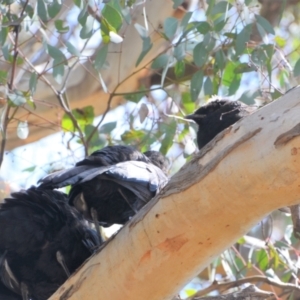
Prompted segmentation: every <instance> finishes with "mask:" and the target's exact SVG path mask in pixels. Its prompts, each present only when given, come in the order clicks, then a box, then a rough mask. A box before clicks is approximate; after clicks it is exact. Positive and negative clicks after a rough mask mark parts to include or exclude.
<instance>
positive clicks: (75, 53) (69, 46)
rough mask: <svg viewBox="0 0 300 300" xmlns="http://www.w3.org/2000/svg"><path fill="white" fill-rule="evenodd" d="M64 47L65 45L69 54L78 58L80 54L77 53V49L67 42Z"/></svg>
mask: <svg viewBox="0 0 300 300" xmlns="http://www.w3.org/2000/svg"><path fill="white" fill-rule="evenodd" d="M66 45H67V49H68V51H69V53H71V54H73V55H75V56H77V57H80V56H81V53H80V52H79V50H78V49H77V48H75V47H74V46H73V45H72V44H71V43H70V42H69V41H66Z"/></svg>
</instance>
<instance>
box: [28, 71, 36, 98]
mask: <svg viewBox="0 0 300 300" xmlns="http://www.w3.org/2000/svg"><path fill="white" fill-rule="evenodd" d="M37 79H38V74H37V73H36V72H33V73H32V74H31V76H30V79H29V89H30V91H31V94H34V93H35V91H36V83H37Z"/></svg>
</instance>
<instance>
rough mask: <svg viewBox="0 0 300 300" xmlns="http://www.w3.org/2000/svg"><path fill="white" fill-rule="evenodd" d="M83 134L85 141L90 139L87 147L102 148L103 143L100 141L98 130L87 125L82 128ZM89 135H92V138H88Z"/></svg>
mask: <svg viewBox="0 0 300 300" xmlns="http://www.w3.org/2000/svg"><path fill="white" fill-rule="evenodd" d="M84 134H85V137H86V139H90V141H89V145H88V146H89V147H98V149H99V148H101V146H104V141H103V140H101V139H100V137H99V133H98V130H97V129H96V127H95V126H94V125H91V124H87V125H86V126H85V127H84ZM91 134H93V136H92V137H91V138H90V136H91Z"/></svg>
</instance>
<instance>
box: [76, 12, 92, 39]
mask: <svg viewBox="0 0 300 300" xmlns="http://www.w3.org/2000/svg"><path fill="white" fill-rule="evenodd" d="M94 21H95V19H94V18H93V17H92V16H88V17H87V19H86V22H85V24H84V26H83V27H82V28H81V30H80V33H79V36H80V37H81V38H82V39H88V38H90V37H91V36H92V35H93V28H94Z"/></svg>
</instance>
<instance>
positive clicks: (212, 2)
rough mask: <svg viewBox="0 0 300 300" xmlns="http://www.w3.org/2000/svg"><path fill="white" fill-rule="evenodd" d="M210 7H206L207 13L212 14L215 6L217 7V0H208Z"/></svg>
mask: <svg viewBox="0 0 300 300" xmlns="http://www.w3.org/2000/svg"><path fill="white" fill-rule="evenodd" d="M206 2H207V4H208V7H207V9H206V15H207V16H210V15H211V13H212V10H213V8H214V7H215V3H216V0H206Z"/></svg>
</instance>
